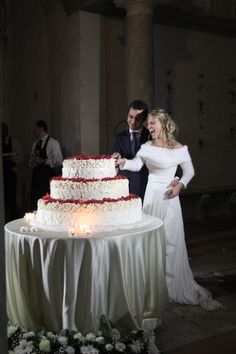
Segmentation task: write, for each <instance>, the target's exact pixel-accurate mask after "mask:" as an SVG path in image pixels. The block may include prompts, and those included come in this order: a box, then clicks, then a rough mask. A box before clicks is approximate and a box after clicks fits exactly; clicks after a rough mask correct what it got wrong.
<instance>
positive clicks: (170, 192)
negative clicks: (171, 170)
mask: <svg viewBox="0 0 236 354" xmlns="http://www.w3.org/2000/svg"><path fill="white" fill-rule="evenodd" d="M183 187H184V185H183V183H182V182H178V184H177V185H176V186H175V187H172V188H170V189H168V191H167V192H166V196H167V198H168V199H172V198H174V197H177V195H179V193H180V191H181V189H182V188H183Z"/></svg>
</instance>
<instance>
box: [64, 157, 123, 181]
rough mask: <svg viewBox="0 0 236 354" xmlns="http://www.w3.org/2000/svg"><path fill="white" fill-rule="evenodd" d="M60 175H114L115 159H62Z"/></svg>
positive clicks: (83, 176) (97, 176)
mask: <svg viewBox="0 0 236 354" xmlns="http://www.w3.org/2000/svg"><path fill="white" fill-rule="evenodd" d="M62 176H63V177H65V178H79V177H80V178H88V179H90V178H105V177H114V176H116V168H115V160H114V159H112V158H110V159H95V160H94V159H87V160H78V159H76V158H74V159H68V160H64V161H63V167H62Z"/></svg>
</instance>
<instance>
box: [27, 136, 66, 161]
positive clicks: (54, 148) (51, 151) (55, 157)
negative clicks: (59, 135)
mask: <svg viewBox="0 0 236 354" xmlns="http://www.w3.org/2000/svg"><path fill="white" fill-rule="evenodd" d="M47 138H48V134H45V135H44V136H43V137H42V138H41V139H38V140H36V141H35V142H34V143H33V146H32V149H31V156H30V162H29V165H30V166H31V163H32V161H33V159H34V157H35V155H34V150H35V147H36V145H37V143H38V141H39V140H42V146H41V148H43V147H44V145H45V143H46V141H47ZM46 154H47V160H46V162H45V163H46V165H49V166H50V167H52V168H53V167H56V166H60V165H62V162H63V156H62V152H61V147H60V143H59V142H58V141H57V140H56V139H54V138H52V137H51V136H50V138H49V140H48V144H47V147H46Z"/></svg>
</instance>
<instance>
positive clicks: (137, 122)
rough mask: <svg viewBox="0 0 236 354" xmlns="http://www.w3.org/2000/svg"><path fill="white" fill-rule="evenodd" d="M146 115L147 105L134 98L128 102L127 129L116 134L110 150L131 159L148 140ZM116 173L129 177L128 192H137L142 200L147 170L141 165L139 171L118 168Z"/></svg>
mask: <svg viewBox="0 0 236 354" xmlns="http://www.w3.org/2000/svg"><path fill="white" fill-rule="evenodd" d="M147 116H148V105H147V104H146V103H145V102H143V101H142V100H134V101H132V102H131V103H130V104H129V107H128V113H127V123H128V129H126V130H124V131H122V132H120V133H118V134H116V136H115V139H114V143H113V148H112V152H113V153H119V154H120V155H121V157H122V158H126V159H132V158H133V157H134V156H135V155H136V153H137V151H138V150H139V149H140V147H141V145H142V144H144V143H145V142H146V141H147V140H148V136H149V131H148V130H147V129H146V128H145V127H144V125H143V124H144V122H145V120H146V119H147ZM118 175H123V176H126V177H127V178H128V179H129V192H130V193H134V194H137V195H138V196H140V197H141V198H142V200H143V197H144V193H145V189H146V184H147V179H148V170H147V167H146V166H143V167H142V169H141V170H140V171H139V172H131V171H127V170H123V171H121V170H119V171H118Z"/></svg>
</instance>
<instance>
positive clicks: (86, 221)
mask: <svg viewBox="0 0 236 354" xmlns="http://www.w3.org/2000/svg"><path fill="white" fill-rule="evenodd" d="M62 175H63V177H61V178H55V179H52V180H51V181H50V197H45V198H42V199H40V200H39V201H38V210H37V214H36V222H38V223H39V224H40V225H44V227H45V228H47V227H48V226H49V227H58V228H59V229H60V230H65V229H66V230H69V229H73V228H78V227H81V226H82V225H85V226H86V225H87V226H91V227H101V228H102V227H104V228H106V227H109V226H111V227H116V226H119V225H125V224H126V225H128V224H130V223H135V222H138V221H140V220H141V218H142V202H141V199H140V198H138V197H131V198H129V197H128V196H129V186H128V179H127V178H119V177H117V176H116V169H115V160H114V159H112V158H104V157H103V156H101V158H100V157H97V158H94V159H93V158H84V159H83V158H81V157H80V158H76V157H75V158H71V159H67V160H65V161H64V162H63V170H62ZM76 179H77V180H76ZM81 179H83V180H82V181H81ZM91 180H92V181H91ZM122 197H124V198H126V199H120V198H122ZM107 199H109V201H108V200H107ZM59 200H60V201H59ZM62 200H63V202H62ZM82 201H86V203H85V202H84V203H83V202H82ZM94 201H95V202H94ZM96 201H97V202H96ZM99 201H100V202H99ZM87 226H86V227H87Z"/></svg>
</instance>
